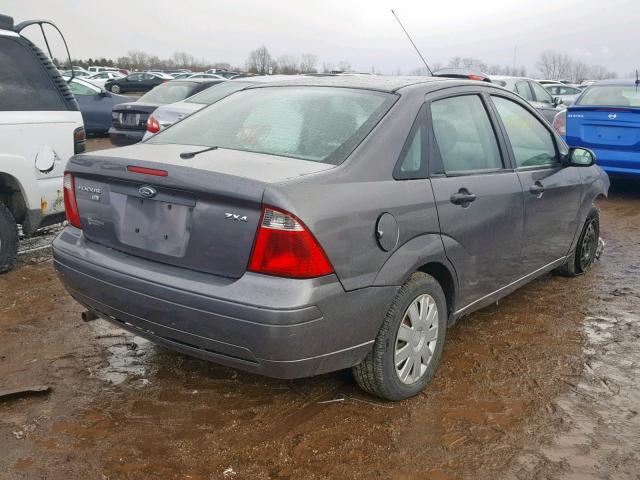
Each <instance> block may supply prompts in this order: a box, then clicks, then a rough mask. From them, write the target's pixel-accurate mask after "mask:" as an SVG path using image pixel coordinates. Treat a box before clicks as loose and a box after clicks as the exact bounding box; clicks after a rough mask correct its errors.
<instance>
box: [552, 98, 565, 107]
mask: <svg viewBox="0 0 640 480" xmlns="http://www.w3.org/2000/svg"><path fill="white" fill-rule="evenodd" d="M563 103H564V101H563V100H562V98H560V97H553V105H554V106H556V107H557V106H558V105H562V104H563Z"/></svg>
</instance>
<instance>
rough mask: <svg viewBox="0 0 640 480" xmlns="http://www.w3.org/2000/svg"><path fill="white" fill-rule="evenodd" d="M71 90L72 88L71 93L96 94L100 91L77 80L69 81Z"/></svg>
mask: <svg viewBox="0 0 640 480" xmlns="http://www.w3.org/2000/svg"><path fill="white" fill-rule="evenodd" d="M69 90H71V93H73V94H74V95H96V94H97V93H98V92H96V91H95V90H93V89H92V88H91V87H87V86H86V85H83V84H81V83H80V82H75V81H71V82H69Z"/></svg>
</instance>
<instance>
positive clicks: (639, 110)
mask: <svg viewBox="0 0 640 480" xmlns="http://www.w3.org/2000/svg"><path fill="white" fill-rule="evenodd" d="M567 111H568V112H579V111H583V112H584V111H589V112H597V111H601V112H632V113H640V106H638V107H615V106H611V107H607V106H604V105H571V106H569V107H568V108H567Z"/></svg>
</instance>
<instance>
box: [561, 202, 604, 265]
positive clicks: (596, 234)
mask: <svg viewBox="0 0 640 480" xmlns="http://www.w3.org/2000/svg"><path fill="white" fill-rule="evenodd" d="M599 240H600V215H599V213H598V209H597V208H596V207H592V208H591V210H590V211H589V215H587V219H586V220H585V222H584V225H583V226H582V231H581V232H580V237H578V243H577V244H576V248H575V250H574V251H573V253H572V254H571V255H569V258H568V259H567V262H566V263H565V264H564V265H562V266H561V267H558V268H557V269H556V270H555V273H556V274H558V275H561V276H564V277H577V276H578V275H582V274H583V273H586V272H588V271H589V270H590V269H591V267H592V266H593V262H594V261H595V260H596V252H597V251H598V242H599Z"/></svg>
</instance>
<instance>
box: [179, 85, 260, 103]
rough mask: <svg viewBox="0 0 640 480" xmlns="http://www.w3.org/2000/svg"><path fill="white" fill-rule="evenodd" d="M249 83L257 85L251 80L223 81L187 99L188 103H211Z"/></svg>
mask: <svg viewBox="0 0 640 480" xmlns="http://www.w3.org/2000/svg"><path fill="white" fill-rule="evenodd" d="M249 85H255V83H251V82H222V83H219V84H218V85H215V86H213V87H211V88H207V89H206V90H205V91H204V92H200V93H198V94H196V95H194V96H192V97H189V98H188V99H187V100H185V101H186V102H188V103H202V104H204V105H211V104H212V103H215V102H217V101H218V100H221V99H223V98H224V97H226V96H228V95H231V94H232V93H234V92H237V91H239V90H242V89H243V88H245V87H248V86H249Z"/></svg>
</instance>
